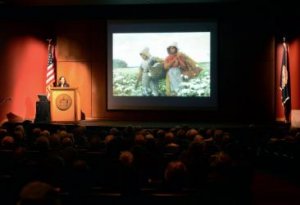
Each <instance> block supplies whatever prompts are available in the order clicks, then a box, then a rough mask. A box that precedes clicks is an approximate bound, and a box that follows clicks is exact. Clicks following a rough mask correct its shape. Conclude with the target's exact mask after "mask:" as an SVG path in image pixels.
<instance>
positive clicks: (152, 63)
mask: <svg viewBox="0 0 300 205" xmlns="http://www.w3.org/2000/svg"><path fill="white" fill-rule="evenodd" d="M112 44H113V45H112V92H113V96H126V97H131V96H132V97H139V96H149V97H157V96H172V97H210V95H211V87H210V86H211V82H210V80H211V75H210V73H211V47H210V45H211V33H210V32H165V33H157V32H153V33H114V34H113V35H112Z"/></svg>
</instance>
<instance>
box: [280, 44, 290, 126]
mask: <svg viewBox="0 0 300 205" xmlns="http://www.w3.org/2000/svg"><path fill="white" fill-rule="evenodd" d="M282 46H283V53H282V62H281V73H280V90H281V102H282V106H283V108H284V116H285V121H286V122H288V121H289V116H290V107H291V106H290V104H291V102H290V99H291V98H290V86H289V82H290V79H289V61H288V48H287V44H286V42H285V38H284V39H283V44H282Z"/></svg>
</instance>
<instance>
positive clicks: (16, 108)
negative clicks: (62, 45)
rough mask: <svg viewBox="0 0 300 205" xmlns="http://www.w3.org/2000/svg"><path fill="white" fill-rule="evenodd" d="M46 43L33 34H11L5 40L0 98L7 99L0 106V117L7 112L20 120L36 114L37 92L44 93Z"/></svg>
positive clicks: (0, 118) (30, 117)
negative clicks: (11, 36)
mask: <svg viewBox="0 0 300 205" xmlns="http://www.w3.org/2000/svg"><path fill="white" fill-rule="evenodd" d="M46 66H47V46H46V44H45V42H42V41H41V40H39V39H36V38H34V37H33V36H20V37H13V38H11V39H9V40H7V42H6V47H5V52H4V55H3V56H2V62H1V71H4V70H5V71H4V72H2V75H1V77H2V78H3V79H4V81H2V85H1V88H0V89H1V91H0V93H1V98H2V99H3V98H9V99H10V100H9V101H6V102H5V103H4V102H3V103H2V104H1V105H0V106H1V109H0V120H2V119H3V118H4V117H5V115H6V114H7V113H8V112H12V113H14V114H16V115H18V116H20V117H22V118H23V119H32V118H34V115H35V102H36V100H37V94H38V93H44V92H45V78H46V72H45V71H46V70H45V68H46Z"/></svg>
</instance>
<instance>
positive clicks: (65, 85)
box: [56, 83, 70, 88]
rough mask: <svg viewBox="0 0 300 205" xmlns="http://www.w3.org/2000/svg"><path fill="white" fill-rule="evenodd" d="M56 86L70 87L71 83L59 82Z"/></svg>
mask: <svg viewBox="0 0 300 205" xmlns="http://www.w3.org/2000/svg"><path fill="white" fill-rule="evenodd" d="M56 87H63V88H68V87H70V85H69V84H68V83H64V84H61V83H58V84H57V85H56Z"/></svg>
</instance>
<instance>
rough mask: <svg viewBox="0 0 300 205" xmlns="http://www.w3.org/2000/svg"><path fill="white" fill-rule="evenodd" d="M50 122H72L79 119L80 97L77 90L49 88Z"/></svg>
mask: <svg viewBox="0 0 300 205" xmlns="http://www.w3.org/2000/svg"><path fill="white" fill-rule="evenodd" d="M50 101H51V103H50V110H51V121H54V122H73V121H79V120H80V117H81V108H80V97H79V93H78V90H77V88H60V87H53V88H51V98H50Z"/></svg>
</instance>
